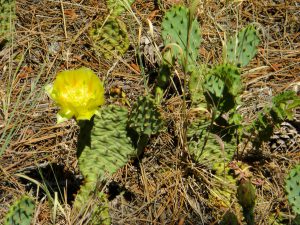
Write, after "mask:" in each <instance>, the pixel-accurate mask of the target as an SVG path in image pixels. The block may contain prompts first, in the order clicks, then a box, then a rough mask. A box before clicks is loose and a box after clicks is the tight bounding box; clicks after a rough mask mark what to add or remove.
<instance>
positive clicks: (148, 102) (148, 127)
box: [128, 95, 163, 136]
mask: <svg viewBox="0 0 300 225" xmlns="http://www.w3.org/2000/svg"><path fill="white" fill-rule="evenodd" d="M128 125H129V127H130V128H132V129H134V130H135V131H136V132H137V133H138V134H139V135H142V134H145V135H148V136H150V135H152V134H157V133H158V132H159V131H160V130H161V129H162V126H163V121H162V119H161V115H160V112H159V111H158V109H157V106H156V104H155V100H154V99H153V98H152V97H151V96H150V95H149V96H141V97H139V98H138V100H137V102H136V104H134V106H133V108H132V111H131V113H130V116H129V120H128Z"/></svg>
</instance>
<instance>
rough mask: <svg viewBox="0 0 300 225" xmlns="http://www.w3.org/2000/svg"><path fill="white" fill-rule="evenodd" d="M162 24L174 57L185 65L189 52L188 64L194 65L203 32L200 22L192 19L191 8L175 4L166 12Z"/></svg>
mask: <svg viewBox="0 0 300 225" xmlns="http://www.w3.org/2000/svg"><path fill="white" fill-rule="evenodd" d="M190 20H191V21H190ZM161 26H162V38H163V41H164V45H165V46H168V47H170V48H171V51H172V54H173V57H174V58H177V59H178V61H179V63H180V65H181V66H182V67H184V65H185V58H186V54H187V53H188V60H187V64H188V66H190V65H194V64H195V62H196V59H197V57H198V50H199V46H200V43H201V34H200V28H199V23H198V22H197V20H196V19H192V16H191V15H190V11H189V9H188V8H186V7H184V6H174V7H173V8H171V9H170V10H168V11H167V12H166V14H165V16H164V18H163V21H162V24H161Z"/></svg>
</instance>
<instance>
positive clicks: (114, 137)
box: [74, 105, 136, 208]
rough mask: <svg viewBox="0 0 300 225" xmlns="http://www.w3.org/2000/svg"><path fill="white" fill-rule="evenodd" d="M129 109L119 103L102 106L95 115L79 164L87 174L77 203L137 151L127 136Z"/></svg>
mask: <svg viewBox="0 0 300 225" xmlns="http://www.w3.org/2000/svg"><path fill="white" fill-rule="evenodd" d="M127 115H128V112H127V109H126V108H123V107H119V106H113V105H111V106H107V107H103V108H101V110H100V111H99V116H95V118H94V126H93V128H92V130H91V138H90V140H91V141H90V142H91V143H90V146H89V145H87V146H86V147H85V148H84V150H83V151H82V153H81V155H80V156H79V160H78V161H79V168H80V171H81V172H82V174H83V176H84V178H85V184H84V185H83V186H82V187H81V189H80V192H79V194H78V195H77V197H76V199H75V203H74V204H75V207H79V208H81V207H82V204H85V203H86V202H87V200H88V199H89V195H90V193H91V192H92V191H93V190H94V189H95V188H96V183H97V181H98V180H100V181H102V180H105V179H106V178H107V177H108V176H110V175H112V174H113V173H115V172H116V171H117V170H118V169H120V168H121V167H122V166H124V165H125V164H126V163H127V162H128V160H129V158H130V157H131V156H133V155H135V154H136V151H135V149H134V148H133V146H132V142H131V139H130V138H129V137H128V136H127V129H126V127H127Z"/></svg>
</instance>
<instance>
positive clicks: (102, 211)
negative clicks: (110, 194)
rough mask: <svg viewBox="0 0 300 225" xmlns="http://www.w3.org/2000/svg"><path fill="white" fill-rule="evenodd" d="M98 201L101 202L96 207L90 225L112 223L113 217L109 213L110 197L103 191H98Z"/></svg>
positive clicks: (108, 224)
mask: <svg viewBox="0 0 300 225" xmlns="http://www.w3.org/2000/svg"><path fill="white" fill-rule="evenodd" d="M97 202H100V204H97V207H95V209H94V211H93V213H92V216H91V217H92V218H91V221H90V223H89V224H90V225H110V224H111V219H110V215H109V208H108V199H107V196H106V194H104V193H103V192H98V193H97Z"/></svg>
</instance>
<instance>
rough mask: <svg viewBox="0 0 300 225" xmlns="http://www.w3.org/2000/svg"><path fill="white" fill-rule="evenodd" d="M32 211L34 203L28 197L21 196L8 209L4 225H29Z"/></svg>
mask: <svg viewBox="0 0 300 225" xmlns="http://www.w3.org/2000/svg"><path fill="white" fill-rule="evenodd" d="M34 210H35V202H34V201H33V200H32V199H31V198H29V197H28V196H23V197H22V198H21V199H19V200H17V201H16V202H15V203H14V204H13V205H12V206H11V207H10V209H9V212H8V214H7V215H6V217H5V220H4V221H5V222H4V225H30V224H31V220H32V218H33V214H34Z"/></svg>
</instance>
